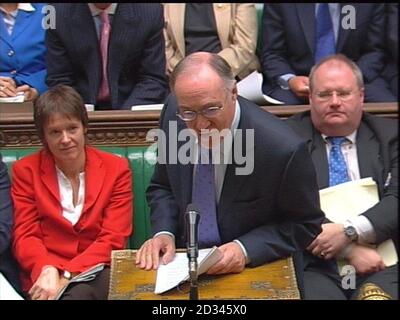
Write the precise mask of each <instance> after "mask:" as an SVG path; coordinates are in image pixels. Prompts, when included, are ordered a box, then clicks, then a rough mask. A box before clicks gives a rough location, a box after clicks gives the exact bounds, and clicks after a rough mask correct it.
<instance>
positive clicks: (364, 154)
mask: <svg viewBox="0 0 400 320" xmlns="http://www.w3.org/2000/svg"><path fill="white" fill-rule="evenodd" d="M357 156H358V167H359V169H360V177H361V178H366V177H373V179H374V180H375V181H376V182H377V184H378V186H383V181H382V177H383V164H382V160H381V159H380V152H379V143H378V141H377V140H376V139H374V133H373V131H372V130H371V129H370V128H369V127H368V126H367V125H366V124H365V123H364V122H363V121H362V122H361V125H360V127H359V129H358V131H357Z"/></svg>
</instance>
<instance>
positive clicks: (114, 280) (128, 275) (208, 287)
mask: <svg viewBox="0 0 400 320" xmlns="http://www.w3.org/2000/svg"><path fill="white" fill-rule="evenodd" d="M135 255H136V250H114V251H113V252H112V261H111V275H110V291H109V297H108V298H109V299H110V300H188V299H189V283H185V284H181V285H179V286H178V287H177V288H174V289H172V290H169V291H167V292H164V293H163V294H159V295H158V294H154V288H155V282H156V275H157V271H156V270H150V271H146V270H142V269H140V268H137V267H136V265H135ZM198 291H199V299H200V300H224V299H234V300H237V299H246V300H253V299H262V300H279V299H300V293H299V290H298V287H297V281H296V274H295V270H294V265H293V260H292V258H291V257H289V258H285V259H281V260H277V261H275V262H272V263H268V264H265V265H262V266H259V267H256V268H246V269H245V270H244V271H243V272H241V273H236V274H226V275H215V276H214V275H213V276H210V275H201V276H199V281H198Z"/></svg>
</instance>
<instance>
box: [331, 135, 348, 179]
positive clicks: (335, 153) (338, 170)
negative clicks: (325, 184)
mask: <svg viewBox="0 0 400 320" xmlns="http://www.w3.org/2000/svg"><path fill="white" fill-rule="evenodd" d="M328 140H329V141H330V142H331V151H330V153H329V186H330V187H332V186H336V185H337V184H340V183H344V182H347V181H349V175H348V173H347V165H346V162H345V161H344V157H343V154H342V150H341V145H342V143H343V142H344V141H345V140H346V138H345V137H329V138H328Z"/></svg>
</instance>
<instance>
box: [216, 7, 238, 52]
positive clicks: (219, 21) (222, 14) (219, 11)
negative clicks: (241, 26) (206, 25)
mask: <svg viewBox="0 0 400 320" xmlns="http://www.w3.org/2000/svg"><path fill="white" fill-rule="evenodd" d="M233 5H234V4H232V3H214V4H213V9H214V16H215V23H216V26H217V31H218V37H219V40H220V41H221V46H222V48H227V47H229V43H228V38H229V26H230V25H231V10H232V6H233Z"/></svg>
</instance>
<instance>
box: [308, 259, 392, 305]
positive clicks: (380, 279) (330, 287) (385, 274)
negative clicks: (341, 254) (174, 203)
mask: <svg viewBox="0 0 400 320" xmlns="http://www.w3.org/2000/svg"><path fill="white" fill-rule="evenodd" d="M398 277H399V276H398V265H394V266H392V267H388V268H386V269H385V270H382V271H379V272H375V273H372V274H368V275H365V276H361V275H358V274H357V275H356V286H355V289H351V288H349V289H344V288H343V287H342V278H341V277H340V275H339V274H338V273H334V272H332V271H331V270H328V269H320V268H308V269H306V270H305V271H304V273H303V285H304V299H306V300H347V299H357V296H358V294H359V289H360V287H361V286H362V285H363V284H364V283H368V282H369V283H373V284H375V285H377V286H378V287H380V288H381V289H382V290H383V291H385V292H386V293H387V294H389V295H390V296H391V297H392V298H393V299H395V300H398V298H399V293H398V283H399V281H398Z"/></svg>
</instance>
